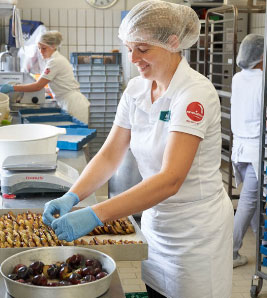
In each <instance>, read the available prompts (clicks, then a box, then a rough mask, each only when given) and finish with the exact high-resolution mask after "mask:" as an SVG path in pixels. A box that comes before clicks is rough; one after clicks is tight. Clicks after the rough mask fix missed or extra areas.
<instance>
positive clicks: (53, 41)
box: [39, 31, 63, 48]
mask: <svg viewBox="0 0 267 298" xmlns="http://www.w3.org/2000/svg"><path fill="white" fill-rule="evenodd" d="M62 39H63V37H62V34H61V33H60V32H58V31H47V32H45V33H44V34H42V35H41V36H40V39H39V42H40V43H43V44H46V45H48V46H50V47H56V48H57V47H58V46H60V44H61V42H62Z"/></svg>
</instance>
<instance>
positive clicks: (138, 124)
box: [114, 58, 222, 204]
mask: <svg viewBox="0 0 267 298" xmlns="http://www.w3.org/2000/svg"><path fill="white" fill-rule="evenodd" d="M151 84H152V81H149V80H145V79H143V78H141V77H136V78H134V79H132V80H131V81H130V82H129V84H128V87H127V89H126V90H125V92H124V94H123V96H122V98H121V100H120V103H119V106H118V110H117V115H116V118H115V122H114V123H115V124H117V125H118V126H121V127H124V128H128V129H131V144H130V147H131V150H132V152H133V154H134V156H135V158H136V160H137V163H138V167H139V171H140V174H141V176H142V177H143V179H146V178H148V177H150V176H152V175H154V174H156V173H158V172H159V171H160V169H161V165H162V158H163V153H164V149H165V146H166V142H167V137H168V134H169V132H170V131H180V132H185V133H188V134H192V135H195V136H198V137H200V138H201V139H202V141H201V142H200V145H199V148H198V150H197V153H196V156H195V159H194V161H193V164H192V167H191V169H190V171H189V173H188V175H187V177H186V179H185V181H184V183H183V185H182V187H181V188H180V190H179V192H178V193H177V194H176V195H174V196H173V197H171V198H169V199H168V200H165V201H163V202H162V203H161V204H168V203H171V202H172V203H178V202H179V203H181V202H191V201H197V200H202V199H205V198H207V197H209V196H212V195H214V194H216V193H218V192H219V191H220V190H221V189H222V177H221V174H220V172H219V167H220V163H221V153H220V152H221V133H220V132H221V126H220V103H219V99H218V95H217V92H216V91H215V89H214V88H213V86H212V85H211V83H210V81H209V80H208V79H206V78H205V77H204V76H202V75H200V74H199V73H198V72H196V71H194V70H193V69H191V68H190V67H189V65H188V64H187V62H186V60H185V58H183V59H182V61H181V62H180V64H179V67H178V69H177V71H176V72H175V74H174V76H173V79H172V80H171V82H170V85H169V87H168V89H167V91H166V92H165V93H164V95H163V96H161V97H160V98H159V99H157V100H156V101H155V102H154V103H153V104H152V103H151ZM163 117H165V118H164V119H163ZM211 154H212V158H211Z"/></svg>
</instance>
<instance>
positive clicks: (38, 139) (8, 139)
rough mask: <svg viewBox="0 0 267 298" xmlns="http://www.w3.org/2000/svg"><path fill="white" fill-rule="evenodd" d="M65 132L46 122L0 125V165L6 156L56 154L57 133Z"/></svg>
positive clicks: (0, 165)
mask: <svg viewBox="0 0 267 298" xmlns="http://www.w3.org/2000/svg"><path fill="white" fill-rule="evenodd" d="M65 133H66V129H65V128H59V127H55V126H52V125H46V124H16V125H7V126H3V127H0V167H2V163H3V161H4V160H5V159H6V158H7V157H8V156H14V155H35V154H56V147H57V139H58V135H60V134H65Z"/></svg>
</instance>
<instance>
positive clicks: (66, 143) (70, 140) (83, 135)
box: [57, 128, 96, 151]
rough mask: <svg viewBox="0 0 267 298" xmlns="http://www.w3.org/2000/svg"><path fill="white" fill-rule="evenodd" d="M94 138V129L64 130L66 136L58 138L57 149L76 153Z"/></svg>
mask: <svg viewBox="0 0 267 298" xmlns="http://www.w3.org/2000/svg"><path fill="white" fill-rule="evenodd" d="M95 137H96V129H89V128H66V134H64V135H59V136H58V140H57V147H58V148H59V149H63V150H74V151H77V150H80V149H81V148H82V147H83V146H84V145H85V144H87V143H88V142H89V141H90V140H92V139H93V138H95Z"/></svg>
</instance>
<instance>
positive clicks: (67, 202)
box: [43, 192, 80, 226]
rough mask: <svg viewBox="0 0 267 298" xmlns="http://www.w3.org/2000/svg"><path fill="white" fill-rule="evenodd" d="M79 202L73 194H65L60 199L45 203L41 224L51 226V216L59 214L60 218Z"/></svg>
mask: <svg viewBox="0 0 267 298" xmlns="http://www.w3.org/2000/svg"><path fill="white" fill-rule="evenodd" d="M79 202H80V200H79V197H78V196H77V195H76V194H75V193H73V192H67V193H65V194H64V195H63V196H62V197H60V198H58V199H55V200H52V201H50V202H47V203H46V204H45V207H44V213H43V222H44V223H45V224H46V225H48V226H51V224H52V222H53V221H54V220H55V217H54V216H53V215H55V214H56V213H59V215H60V216H63V215H64V214H66V213H68V212H69V211H70V210H71V209H72V207H73V206H74V205H76V204H78V203H79Z"/></svg>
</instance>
